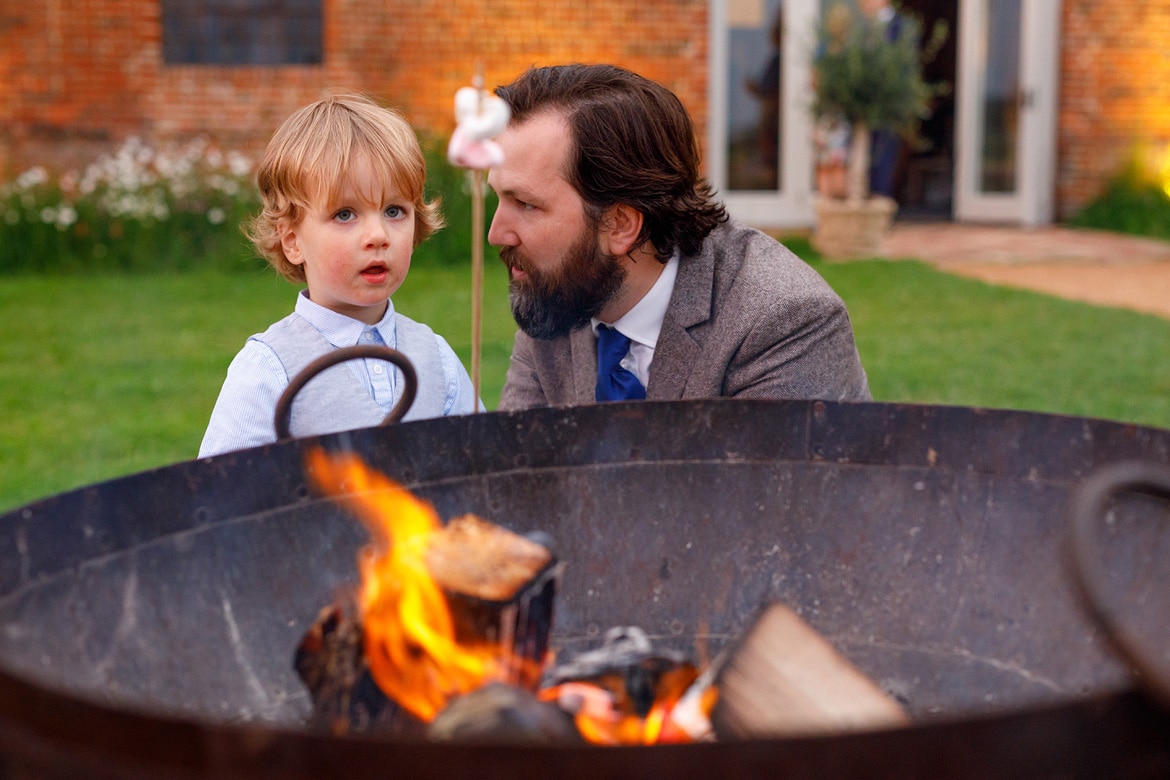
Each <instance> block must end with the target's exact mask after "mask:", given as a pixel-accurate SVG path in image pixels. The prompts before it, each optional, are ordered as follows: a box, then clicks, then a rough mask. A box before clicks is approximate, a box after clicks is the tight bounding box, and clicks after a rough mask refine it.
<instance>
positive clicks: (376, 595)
mask: <svg viewBox="0 0 1170 780" xmlns="http://www.w3.org/2000/svg"><path fill="white" fill-rule="evenodd" d="M307 461H308V472H309V474H310V476H311V478H312V479H313V481H314V482H315V484H316V485H317V487H318V488H319V489H321V490H322V491H324V492H326V493H329V494H331V495H337V494H345V495H346V505H347V506H348V507H349V508H350V509H351V510H352V511H353V512H354V513H355V514H356V515H357V516H358V518H359V519H360V520H361V521H362V523H363V524H364V525H365V526H366V528H367V529H368V530H369V531H370V534H371V535H372V536H373V544H372V545H370V546H369V547H366V548H365V549H363V550H362V552H361V554H360V557H359V560H358V566H359V569H360V571H361V578H362V590H361V598H360V607H361V616H362V626H363V631H364V635H365V653H366V660H367V663H368V664H369V667H370V673H371V675H372V676H373V678H374V681H375V682H376V683H377V684H378V687H379V688H381V689H382V692H383V693H385V694H386V695H387V696H389V697H390V698H392V699H393V700H394V701H395V702H397V703H398V704H399V705H400V706H402V707H403V708H405V709H406V710H408V711H409V712H411V713H412V714H413V715H414V716H415V717H417V718H419V719H421V720H423V721H427V722H429V721H431V720H433V719H434V717H435V716H436V715H437V714H438V713H439V712H440V711H441V710H442V709H443V707H445V706H446V704H447V702H448V701H449V700H450V699H452V698H453V697H455V696H458V695H461V694H464V693H467V692H469V691H472V690H475V689H476V688H479V687H481V686H482V685H484V684H485V683H486V682H488V681H490V680H492V679H496V678H497V677H498V676H499V675H500V673H501V672H500V670H501V666H502V664H503V663H504V659H503V658H502V655H503V651H502V649H501V648H500V647H499V646H498V645H495V644H482V645H479V646H467V645H460V644H459V643H458V642H457V641H456V638H455V625H454V621H453V620H452V617H451V610H450V607H449V606H448V604H447V599H446V596H444V594H443V592H442V590H441V589H440V587H439V585H438V584H437V583H436V582H435V580H434V578H433V577H432V576H431V575H430V573H429V572H428V571H427V567H426V562H425V556H426V551H427V546H428V544H429V542H430V539H431V537H432V535H433V534H434V533H435V532H436V531H438V530H439V529H440V528H441V523H440V521H439V517H438V515H437V514H436V512H435V510H434V508H433V507H432V506H431V505H430V504H429V503H426V502H424V501H421V500H419V499H417V498H416V497H414V496H413V495H411V493H410V492H409V491H408V490H406V489H405V488H404V487H402V486H401V485H399V484H398V483H396V482H394V481H393V480H392V479H390V478H388V477H386V476H384V475H381V474H379V473H377V472H376V471H373V470H371V469H369V468H367V467H366V466H365V464H363V463H362V461H361V459H359V458H358V457H357V456H356V455H352V454H328V453H326V452H324V451H323V450H320V449H314V450H312V451H310V452H309V454H308V456H307Z"/></svg>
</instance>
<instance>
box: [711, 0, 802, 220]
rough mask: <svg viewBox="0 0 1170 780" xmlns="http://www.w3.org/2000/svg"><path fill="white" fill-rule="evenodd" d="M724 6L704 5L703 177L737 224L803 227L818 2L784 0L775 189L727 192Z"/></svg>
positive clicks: (723, 1) (723, 2)
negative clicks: (780, 123)
mask: <svg viewBox="0 0 1170 780" xmlns="http://www.w3.org/2000/svg"><path fill="white" fill-rule="evenodd" d="M727 5H728V0H711V2H710V3H709V6H708V7H709V21H708V26H707V29H708V36H709V41H708V50H709V62H708V68H707V117H708V121H707V147H706V161H707V168H706V170H707V176H708V178H709V179H710V180H711V183H712V185H713V186H714V187H715V190H716V193H717V197H718V198H719V199H720V200H722V201H723V203H724V204H725V205H726V206H727V210H728V212H729V213H730V214H731V215H732V216H734V217H736V218H737V219H739V220H741V221H743V222H747V223H749V224H751V225H753V226H756V227H762V228H792V227H808V226H809V225H811V224H812V223H813V220H814V213H813V152H812V118H811V115H810V113H809V105H810V104H811V101H812V93H811V88H810V86H809V85H810V83H811V81H810V72H809V71H810V68H809V57H810V54H811V52H812V51H813V48H814V46H815V40H814V27H815V23H816V18H817V14H818V13H819V6H818V2H817V0H784V6H785V10H784V43H783V45H782V47H781V51H782V57H783V60H782V65H781V69H780V73H781V79H782V100H783V112H782V115H783V117H784V122H783V127H782V129H781V139H780V155H781V159H782V161H783V162H782V164H781V182H780V189H779V190H777V191H751V192H744V191H737V192H730V191H728V189H727V123H726V117H727V112H728V98H727V92H726V84H727V79H728V75H727V72H728V68H727V63H728V57H729V52H728V37H729V36H728V27H727V19H728V10H727Z"/></svg>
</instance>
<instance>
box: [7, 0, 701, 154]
mask: <svg viewBox="0 0 1170 780" xmlns="http://www.w3.org/2000/svg"><path fill="white" fill-rule="evenodd" d="M324 8H325V26H324V35H325V62H324V64H323V65H322V66H318V67H233V68H221V67H209V66H164V65H163V64H162V54H161V41H160V29H161V25H160V21H159V12H160V11H159V4H158V3H156V2H149V1H148V0H28V2H24V3H20V4H17V3H5V6H4V9H3V10H2V11H0V174H3V173H10V172H11V171H12V169H14V168H20V167H23V166H25V165H28V164H31V163H33V162H38V163H41V164H49V165H51V166H52V167H69V166H75V165H78V164H80V163H81V162H84V161H87V160H89V159H92V157H93V156H94V154H95V153H97V152H98V151H107V150H109V149H111V148H112V147H113V146H114V145H116V144H117V143H119V142H120V141H121V140H122V139H124V138H125V137H126V136H128V135H131V134H136V135H139V136H141V137H143V138H145V139H146V140H148V141H149V142H151V143H156V144H161V143H165V142H166V141H168V140H185V139H187V138H190V137H191V136H192V135H194V134H199V133H203V134H207V135H210V136H212V137H213V138H215V139H216V140H218V141H219V142H221V143H222V144H224V145H225V146H230V147H232V148H237V149H241V150H245V151H249V152H252V153H257V152H258V151H259V150H260V149H262V148H263V145H264V143H265V142H266V141H267V139H268V137H269V136H270V135H271V133H272V131H273V130H274V129H275V127H276V125H277V124H278V123H279V122H280V120H281V119H282V118H283V117H284V116H286V115H287V114H288V113H290V112H291V111H293V110H294V109H296V108H298V107H299V106H301V105H304V104H305V103H308V102H311V101H312V100H315V99H316V98H318V97H320V96H321V95H323V94H327V93H330V92H336V91H361V92H365V93H368V94H370V95H372V96H374V97H376V98H377V99H379V100H381V101H382V102H384V103H387V104H390V105H394V106H397V107H399V108H401V109H402V110H403V112H404V113H405V114H406V115H407V118H408V119H409V120H410V121H411V122H412V123H413V124H415V125H416V126H417V127H418V128H420V129H422V130H424V131H425V130H431V131H434V132H436V133H440V134H442V135H446V134H448V133H449V132H450V131H451V129H452V127H453V126H454V117H453V106H452V99H453V97H454V93H455V90H456V89H458V88H459V87H460V86H463V85H465V84H468V83H470V79H471V76H472V73H473V71H474V68H475V64H476V61H477V59H478V60H482V61H483V63H484V68H485V75H486V80H487V85H488V86H489V87H492V86H495V85H497V84H500V83H504V82H507V81H510V80H511V79H512V78H513V77H515V76H516V75H518V74H519V73H520V72H522V71H523V70H524V69H525V68H527V67H529V66H531V65H534V64H551V63H556V62H568V61H590V62H601V61H608V62H615V63H618V64H621V65H624V66H627V67H629V68H631V69H633V70H636V71H638V72H640V73H643V74H645V75H647V76H649V77H650V78H653V79H656V80H658V81H661V82H663V83H664V84H666V85H667V86H668V87H669V88H671V89H672V90H673V91H674V92H675V93H676V94H678V95H679V97H680V98H681V99H682V100H683V102H684V103H685V104H686V105H687V107H688V109H690V110H691V111H692V113H693V116H694V119H695V121H696V123H697V126H698V127H699V128H700V129H701V128H702V127H704V123H705V121H706V120H705V107H706V106H705V103H706V100H705V96H706V73H705V70H706V68H705V65H706V61H707V32H706V30H707V2H706V0H641V1H640V2H638V3H603V2H597V1H596V0H560V1H559V2H556V3H550V4H547V5H544V4H541V5H538V4H535V3H532V2H531V0H491V1H490V2H489V0H445V1H444V2H438V1H437V0H421V1H420V2H415V3H397V2H386V1H384V2H371V0H325V2H324Z"/></svg>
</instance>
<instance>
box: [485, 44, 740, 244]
mask: <svg viewBox="0 0 1170 780" xmlns="http://www.w3.org/2000/svg"><path fill="white" fill-rule="evenodd" d="M496 94H497V95H499V96H500V97H501V98H502V99H503V100H504V101H505V102H506V103H507V104H508V106H509V107H510V108H511V109H512V121H513V122H515V123H522V122H524V120H525V119H527V118H529V117H531V116H532V115H534V114H538V113H541V112H543V111H556V112H559V113H561V114H562V115H563V116H564V117H565V118H566V119H567V121H568V124H569V128H570V133H571V135H572V138H573V145H574V147H575V149H574V155H573V156H572V157H571V158H570V160H571V162H570V165H571V167H572V170H569V171H566V172H565V175H566V178H567V179H568V181H569V183H570V184H572V185H573V187H574V188H575V189H576V190H577V192H578V193H579V194H580V195H581V198H582V199H583V200H584V201H585V206H586V213H587V215H588V216H589V218H590V219H591V220H592V221H593V222H594V223H596V222H597V221H598V220H600V218H601V216H602V214H604V212H605V211H606V210H607V209H608V208H609V207H610V206H613V205H615V204H618V203H621V204H625V205H628V206H631V207H633V208H635V209H637V210H638V211H640V212H641V213H642V216H643V218H644V219H643V225H642V232H641V234H639V236H638V239H637V244H639V245H641V244H644V243H645V242H647V241H649V242H650V243H651V244H652V245H653V246H654V249H655V251H656V252H657V255H658V259H659V260H661V261H662V262H666V261H667V260H668V259H669V258H670V256H671V255H672V254H673V253H674V250H675V248H676V247H677V248H678V249H679V250H680V252H681V253H682V254H683V255H693V254H696V253H698V251H699V248H700V246H701V245H702V243H703V239H704V238H706V237H707V234H708V233H710V232H711V230H712V229H714V227H715V226H716V225H718V224H719V223H720V222H723V221H725V220H726V219H727V213H726V211H724V209H723V206H722V205H721V204H719V203H716V202H714V199H713V193H712V190H711V185H710V184H709V183H708V182H707V180H706V179H703V178H701V177H700V176H699V145H698V141H697V140H696V138H695V133H694V127H693V125H692V123H691V118H690V116H689V115H688V114H687V111H686V109H685V108H684V107H683V105H682V103H681V102H680V101H679V99H678V98H677V97H676V96H675V95H674V94H673V93H672V92H671V91H670V90H668V89H666V88H665V87H663V86H662V85H661V84H657V83H655V82H653V81H651V80H649V79H647V78H644V77H642V76H639V75H638V74H636V73H632V72H630V71H628V70H625V69H624V68H619V67H617V66H615V65H579V64H577V65H556V66H551V67H544V68H530V69H529V70H528V71H526V72H525V73H524V74H523V75H521V76H520V77H519V78H518V79H516V80H515V81H513V82H512V83H511V84H509V85H507V86H503V87H499V88H497V89H496Z"/></svg>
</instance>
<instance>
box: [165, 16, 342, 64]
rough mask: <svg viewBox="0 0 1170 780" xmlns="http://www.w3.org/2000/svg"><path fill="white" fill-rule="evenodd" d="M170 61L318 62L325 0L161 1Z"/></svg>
mask: <svg viewBox="0 0 1170 780" xmlns="http://www.w3.org/2000/svg"><path fill="white" fill-rule="evenodd" d="M162 23H163V24H162V28H163V29H162V43H163V47H162V48H163V61H164V62H166V63H167V64H168V65H184V64H202V65H319V64H320V63H321V0H162Z"/></svg>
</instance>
